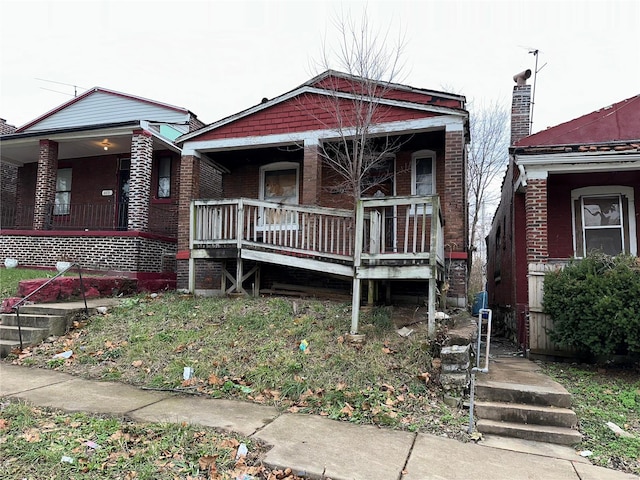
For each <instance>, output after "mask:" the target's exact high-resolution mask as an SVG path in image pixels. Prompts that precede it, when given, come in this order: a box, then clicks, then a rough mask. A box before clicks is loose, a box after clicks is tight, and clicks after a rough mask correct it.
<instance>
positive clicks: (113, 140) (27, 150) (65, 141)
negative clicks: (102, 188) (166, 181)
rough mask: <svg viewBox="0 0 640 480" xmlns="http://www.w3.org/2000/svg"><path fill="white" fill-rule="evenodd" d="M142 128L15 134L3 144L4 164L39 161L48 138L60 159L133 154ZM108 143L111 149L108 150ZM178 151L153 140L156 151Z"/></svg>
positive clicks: (5, 138)
mask: <svg viewBox="0 0 640 480" xmlns="http://www.w3.org/2000/svg"><path fill="white" fill-rule="evenodd" d="M135 127H138V128H139V127H140V126H139V125H135V126H127V127H116V128H105V129H97V130H91V131H76V132H39V134H37V135H33V134H30V135H20V134H17V135H12V136H8V137H4V138H2V140H1V141H0V158H1V159H2V162H6V163H11V164H14V165H18V166H22V165H24V164H26V163H35V162H37V161H38V155H39V150H40V140H41V139H49V140H53V141H56V142H58V159H59V160H67V159H72V158H86V157H96V156H103V155H114V154H124V155H128V154H130V152H131V135H132V133H133V130H134V128H135ZM105 142H106V146H107V148H108V150H106V151H105V149H104V147H105ZM167 148H172V149H175V146H173V145H171V146H170V145H169V144H168V143H167V142H164V141H162V139H159V138H158V137H156V136H154V137H153V149H154V150H160V149H167Z"/></svg>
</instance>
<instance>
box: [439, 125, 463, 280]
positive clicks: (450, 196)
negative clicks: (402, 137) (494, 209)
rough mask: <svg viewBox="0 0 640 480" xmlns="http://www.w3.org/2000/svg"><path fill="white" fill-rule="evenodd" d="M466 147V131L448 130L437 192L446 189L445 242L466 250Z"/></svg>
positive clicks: (443, 210)
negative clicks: (442, 182) (441, 185)
mask: <svg viewBox="0 0 640 480" xmlns="http://www.w3.org/2000/svg"><path fill="white" fill-rule="evenodd" d="M464 146H465V142H464V133H463V132H447V133H446V139H445V154H444V171H443V172H442V176H441V177H442V181H444V188H442V189H441V190H440V189H439V190H438V193H439V194H440V192H443V194H441V195H442V196H441V202H442V212H443V217H444V218H445V221H446V225H445V227H444V243H445V244H446V245H449V246H450V248H451V251H454V252H464V251H466V247H467V229H466V225H467V218H468V215H467V213H468V212H467V198H466V170H465V169H466V164H465V154H464V148H465V147H464ZM437 174H438V170H437V169H436V175H437ZM438 187H439V185H438ZM465 291H466V290H465Z"/></svg>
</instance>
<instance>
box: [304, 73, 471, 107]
mask: <svg viewBox="0 0 640 480" xmlns="http://www.w3.org/2000/svg"><path fill="white" fill-rule="evenodd" d="M332 75H333V76H335V77H338V78H346V79H358V78H362V77H359V76H357V75H353V74H351V73H346V72H340V71H338V70H331V69H329V70H326V71H324V72H322V73H321V74H319V75H316V76H315V77H313V78H312V79H311V80H309V81H307V82H305V83H303V84H302V85H312V84H314V83H316V82H319V81H320V80H324V79H325V78H327V77H329V76H332ZM367 80H370V79H367ZM374 81H375V82H376V83H378V84H380V85H389V86H390V87H392V88H394V89H397V90H404V91H405V92H417V93H422V94H435V95H437V96H439V97H443V98H448V99H450V100H460V101H463V102H465V103H466V101H467V98H466V97H465V96H464V95H457V94H454V93H449V92H442V91H440V90H429V89H426V88H418V87H412V86H411V85H405V84H403V83H394V82H386V81H384V80H374ZM302 85H301V86H302Z"/></svg>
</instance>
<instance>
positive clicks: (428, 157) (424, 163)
mask: <svg viewBox="0 0 640 480" xmlns="http://www.w3.org/2000/svg"><path fill="white" fill-rule="evenodd" d="M435 193H436V152H434V151H432V150H420V151H417V152H414V153H413V155H411V195H424V196H428V195H435ZM415 210H416V211H415V212H414V208H413V207H412V208H411V213H418V214H422V213H423V207H421V206H418V207H417V208H416V209H415ZM424 213H427V214H430V213H431V206H427V211H426V212H424Z"/></svg>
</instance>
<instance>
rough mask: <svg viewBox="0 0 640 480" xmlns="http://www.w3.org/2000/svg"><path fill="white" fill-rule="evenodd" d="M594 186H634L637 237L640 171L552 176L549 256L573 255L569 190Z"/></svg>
mask: <svg viewBox="0 0 640 480" xmlns="http://www.w3.org/2000/svg"><path fill="white" fill-rule="evenodd" d="M595 185H598V186H600V185H602V186H604V185H621V186H627V187H633V188H634V199H635V204H636V212H635V213H636V229H637V231H636V232H635V233H636V235H637V238H639V239H640V172H637V171H635V172H634V171H632V172H598V173H580V174H561V175H551V176H549V179H548V190H549V193H548V195H549V211H548V218H549V225H548V232H549V233H548V235H549V257H550V258H569V257H571V256H573V254H574V252H573V222H572V212H571V208H572V206H571V190H574V189H576V188H582V187H590V186H595Z"/></svg>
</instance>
